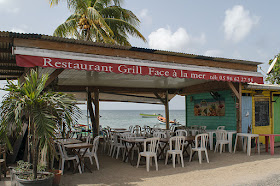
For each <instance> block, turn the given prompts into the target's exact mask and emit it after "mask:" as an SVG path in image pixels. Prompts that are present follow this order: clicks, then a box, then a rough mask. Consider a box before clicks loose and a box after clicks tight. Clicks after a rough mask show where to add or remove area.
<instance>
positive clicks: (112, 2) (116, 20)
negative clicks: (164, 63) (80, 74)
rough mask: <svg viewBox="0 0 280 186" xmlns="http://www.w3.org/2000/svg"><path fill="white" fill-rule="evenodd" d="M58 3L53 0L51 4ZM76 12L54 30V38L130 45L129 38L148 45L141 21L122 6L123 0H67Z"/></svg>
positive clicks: (57, 0)
mask: <svg viewBox="0 0 280 186" xmlns="http://www.w3.org/2000/svg"><path fill="white" fill-rule="evenodd" d="M58 2H59V0H50V4H51V5H55V4H58ZM67 4H68V8H69V9H70V10H71V11H72V12H73V14H72V15H70V16H69V17H68V18H67V20H66V21H65V22H64V23H62V24H61V25H59V26H58V27H57V28H56V30H55V31H54V36H59V37H72V38H76V39H80V40H86V41H94V42H103V43H110V44H117V45H130V43H129V41H128V39H129V35H131V36H133V37H138V38H140V39H142V40H143V41H145V42H146V39H145V37H144V36H143V35H142V34H141V33H140V32H139V31H138V28H139V24H140V20H139V19H138V18H137V16H136V15H135V14H134V13H133V12H132V11H130V10H127V9H124V8H122V7H121V5H122V1H121V0H67Z"/></svg>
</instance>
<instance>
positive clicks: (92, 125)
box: [87, 90, 98, 137]
mask: <svg viewBox="0 0 280 186" xmlns="http://www.w3.org/2000/svg"><path fill="white" fill-rule="evenodd" d="M87 93H88V99H87V107H88V112H89V116H90V121H91V128H92V133H93V137H95V136H96V135H97V134H98V132H97V129H96V122H95V116H94V111H93V107H92V98H91V92H90V91H89V90H88V91H87Z"/></svg>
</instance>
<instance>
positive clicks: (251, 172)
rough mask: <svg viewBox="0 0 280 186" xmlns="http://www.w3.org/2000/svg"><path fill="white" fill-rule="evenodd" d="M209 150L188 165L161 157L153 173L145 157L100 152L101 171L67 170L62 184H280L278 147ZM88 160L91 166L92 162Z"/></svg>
mask: <svg viewBox="0 0 280 186" xmlns="http://www.w3.org/2000/svg"><path fill="white" fill-rule="evenodd" d="M208 153H209V159H210V163H209V164H208V163H207V162H206V160H203V163H202V164H199V163H198V158H197V155H195V156H194V159H193V161H192V162H189V161H188V158H187V157H186V158H185V159H184V160H185V161H184V162H185V167H184V168H182V167H181V165H178V164H176V168H173V166H172V163H171V161H169V163H168V165H164V160H159V161H158V163H159V171H156V170H155V166H154V164H153V166H152V167H151V168H150V172H146V166H145V162H144V159H143V162H142V165H141V166H139V168H136V167H135V166H132V165H130V164H129V163H124V162H122V161H121V160H120V159H118V160H116V159H114V158H111V157H109V156H107V155H105V154H102V153H100V154H99V162H100V170H99V171H98V170H97V169H96V166H95V164H94V165H91V166H90V167H91V169H92V173H90V172H88V171H87V170H86V172H85V173H83V174H79V173H75V174H73V173H72V172H71V170H66V171H65V174H64V175H63V176H62V179H61V184H60V185H62V186H64V185H65V186H71V185H73V186H86V185H196V186H197V185H280V169H279V165H280V148H279V147H276V148H275V155H274V156H271V155H270V154H269V153H266V152H265V150H264V146H262V149H261V154H260V155H258V154H255V153H254V150H253V153H252V155H251V156H250V157H249V156H247V155H246V153H244V152H237V153H235V154H231V153H229V152H225V153H222V154H219V153H213V152H212V151H208ZM86 162H87V163H88V165H90V163H89V161H86ZM6 180H7V178H6ZM0 185H10V182H9V181H2V182H0Z"/></svg>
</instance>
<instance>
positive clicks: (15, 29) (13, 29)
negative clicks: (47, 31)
mask: <svg viewBox="0 0 280 186" xmlns="http://www.w3.org/2000/svg"><path fill="white" fill-rule="evenodd" d="M10 31H11V32H17V33H26V31H24V30H23V29H21V28H12V29H11V30H10Z"/></svg>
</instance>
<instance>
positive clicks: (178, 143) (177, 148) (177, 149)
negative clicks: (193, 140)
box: [165, 136, 185, 168]
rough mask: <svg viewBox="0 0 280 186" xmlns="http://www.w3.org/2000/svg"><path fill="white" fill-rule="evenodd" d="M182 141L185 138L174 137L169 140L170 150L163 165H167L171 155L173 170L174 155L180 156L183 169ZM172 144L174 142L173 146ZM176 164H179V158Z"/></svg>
mask: <svg viewBox="0 0 280 186" xmlns="http://www.w3.org/2000/svg"><path fill="white" fill-rule="evenodd" d="M184 141H185V137H183V136H174V137H171V138H170V139H169V147H170V149H169V150H168V151H167V153H166V159H165V165H167V161H168V157H169V155H172V161H173V167H174V168H175V159H176V155H180V157H181V164H182V167H184V159H183V148H184V147H183V146H184ZM173 142H175V143H174V145H173ZM178 163H180V158H179V156H178Z"/></svg>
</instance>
